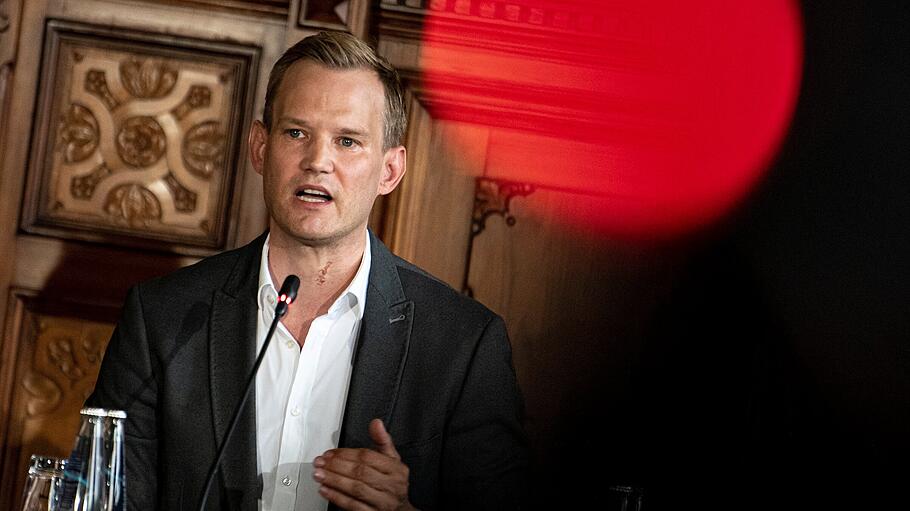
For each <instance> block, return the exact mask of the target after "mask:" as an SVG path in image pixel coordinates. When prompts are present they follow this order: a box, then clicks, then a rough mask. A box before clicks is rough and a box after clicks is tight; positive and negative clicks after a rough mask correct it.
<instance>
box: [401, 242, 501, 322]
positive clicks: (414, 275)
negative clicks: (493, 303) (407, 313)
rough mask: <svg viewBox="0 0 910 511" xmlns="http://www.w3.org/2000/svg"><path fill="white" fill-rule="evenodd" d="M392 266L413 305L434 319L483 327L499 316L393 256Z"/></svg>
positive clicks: (420, 269) (421, 270)
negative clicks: (393, 262)
mask: <svg viewBox="0 0 910 511" xmlns="http://www.w3.org/2000/svg"><path fill="white" fill-rule="evenodd" d="M395 268H396V270H397V271H398V278H399V279H400V280H401V286H402V288H403V289H404V293H405V295H406V296H407V297H408V299H409V300H411V301H413V302H414V305H415V308H417V309H418V310H422V312H424V313H431V315H432V318H433V320H434V321H437V322H449V321H451V322H457V323H460V324H461V325H468V324H473V325H477V326H486V325H487V324H488V323H490V322H491V321H494V320H499V321H501V319H500V318H499V316H498V315H497V314H496V313H494V312H493V311H491V310H490V309H489V308H487V306H485V305H484V304H482V303H480V302H478V301H477V300H475V299H474V298H472V297H469V296H467V295H465V294H464V293H461V292H459V291H457V290H455V289H454V288H452V286H450V285H449V284H447V283H445V282H443V281H442V280H440V279H439V278H437V277H436V276H434V275H432V274H430V273H429V272H427V271H426V270H424V269H423V268H420V267H418V266H416V265H414V264H412V263H410V262H408V261H406V260H404V259H402V258H400V257H397V256H395Z"/></svg>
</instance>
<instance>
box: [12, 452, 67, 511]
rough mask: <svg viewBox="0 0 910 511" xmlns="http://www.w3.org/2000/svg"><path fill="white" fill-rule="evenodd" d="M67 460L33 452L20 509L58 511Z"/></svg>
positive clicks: (26, 510)
mask: <svg viewBox="0 0 910 511" xmlns="http://www.w3.org/2000/svg"><path fill="white" fill-rule="evenodd" d="M65 465H66V460H63V459H60V458H52V457H50V456H38V455H36V454H33V455H32V457H31V460H30V461H29V464H28V479H27V480H26V482H25V491H24V492H23V493H22V505H21V506H20V507H19V509H20V511H58V510H59V509H60V508H59V505H60V488H61V482H62V478H63V468H64V466H65Z"/></svg>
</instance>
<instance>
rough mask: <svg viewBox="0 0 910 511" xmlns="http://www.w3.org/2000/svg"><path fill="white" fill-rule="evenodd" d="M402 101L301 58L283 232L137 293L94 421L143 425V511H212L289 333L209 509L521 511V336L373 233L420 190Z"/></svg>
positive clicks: (295, 73) (325, 58)
mask: <svg viewBox="0 0 910 511" xmlns="http://www.w3.org/2000/svg"><path fill="white" fill-rule="evenodd" d="M404 127H405V113H404V106H403V99H402V91H401V85H400V82H399V80H398V76H397V73H396V72H395V71H394V69H392V68H391V67H390V66H389V64H388V63H387V62H386V61H385V60H384V59H382V58H381V57H379V56H378V55H376V54H375V52H374V51H373V50H372V49H371V48H370V47H369V46H367V45H365V44H364V43H362V42H361V41H359V40H357V39H356V38H354V37H352V36H349V35H346V34H341V33H321V34H318V35H315V36H312V37H308V38H306V39H304V40H302V41H300V42H299V43H297V44H296V45H295V46H293V47H292V48H290V49H289V50H288V51H287V52H286V53H285V54H284V55H283V56H282V57H281V58H280V59H279V60H278V62H277V63H276V64H275V66H274V68H273V70H272V73H271V75H270V77H269V84H268V90H267V94H266V101H265V111H264V115H263V122H261V123H260V122H256V123H254V125H253V126H252V128H251V131H250V136H249V145H250V152H251V159H252V164H253V167H254V168H255V170H256V172H258V173H259V174H261V175H262V178H263V189H264V196H265V204H266V207H267V209H268V212H269V231H268V232H267V233H266V234H264V235H263V236H261V237H259V238H258V239H257V240H255V241H254V242H252V243H251V244H249V245H247V246H245V247H242V248H240V249H237V250H233V251H229V252H225V253H223V254H219V255H217V256H214V257H211V258H208V259H205V260H203V261H201V262H200V263H198V264H196V265H193V266H191V267H188V268H184V269H182V270H180V271H177V272H175V273H173V274H171V275H168V276H165V277H163V278H160V279H155V280H152V281H149V282H145V283H143V284H140V285H138V286H136V287H135V288H133V289H132V290H131V291H130V293H129V295H128V297H127V300H126V303H125V305H124V310H123V315H122V318H121V321H120V323H119V324H118V326H117V329H116V331H115V332H114V335H113V337H112V338H111V342H110V345H109V347H108V350H107V353H106V355H105V358H104V361H103V363H102V367H101V372H100V375H99V379H98V383H97V385H96V388H95V392H94V394H93V395H92V396H91V398H90V399H89V403H90V404H91V405H93V406H101V407H107V408H117V409H123V410H126V412H127V414H128V417H129V419H128V421H129V422H128V423H127V430H126V431H127V440H126V442H127V445H126V470H127V481H128V483H127V488H128V491H127V495H128V497H129V503H130V508H132V509H143V510H145V509H195V508H196V506H197V505H198V502H199V500H200V496H201V494H202V490H203V486H204V483H205V478H206V474H207V472H208V470H209V466H210V465H211V464H212V463H213V460H214V459H215V456H216V452H217V447H218V445H219V444H220V442H222V441H223V439H224V437H225V432H226V430H227V428H228V422H229V421H230V418H231V414H232V413H233V411H234V409H235V407H236V405H237V403H238V402H240V400H241V398H242V396H243V390H244V385H245V382H246V380H247V378H248V375H249V374H250V372H251V370H252V368H253V363H254V360H255V358H256V355H257V353H258V350H259V348H260V347H261V346H262V345H263V342H264V337H265V335H266V331H267V329H268V326H269V325H270V324H271V321H272V319H273V317H274V304H275V299H276V289H277V288H278V287H280V285H281V283H282V282H283V280H284V279H285V277H286V276H288V275H291V274H294V275H298V276H299V277H300V281H301V284H300V291H299V298H298V300H297V301H296V302H294V304H293V305H292V306H291V308H290V311H289V312H288V314H287V315H286V316H285V317H284V318H283V319H282V320H281V324H280V325H279V327H278V328H277V330H276V333H275V335H274V338H273V340H272V342H271V344H270V345H269V347H268V349H267V352H266V355H265V358H264V361H263V363H262V366H261V367H260V369H259V372H258V373H257V375H256V379H255V390H254V391H252V392H253V394H252V395H251V396H250V397H251V399H250V400H249V402H248V403H247V406H246V407H245V408H244V411H243V412H242V414H241V416H240V420H239V422H238V426H237V430H236V431H235V432H234V434H233V436H232V437H231V438H230V441H229V444H228V448H227V450H226V454H225V457H224V460H223V461H222V463H221V464H220V467H219V474H218V478H217V479H216V480H215V484H214V485H213V488H212V490H211V492H210V496H209V498H208V502H209V507H208V508H209V509H234V508H236V509H244V510H255V509H257V507H258V508H259V509H263V510H285V509H295V510H297V509H305V510H310V509H325V508H326V506H327V505H329V503H331V504H332V505H334V506H337V507H338V508H342V509H413V508H419V509H434V508H461V509H483V508H487V509H505V508H512V507H517V503H518V502H519V501H520V500H521V497H522V495H523V493H524V488H523V487H522V485H523V481H524V477H525V471H526V466H527V450H526V444H525V440H524V435H523V433H522V430H521V424H520V415H521V399H520V396H519V392H518V388H517V384H516V380H515V375H514V372H513V369H512V362H511V353H510V347H509V342H508V338H507V336H506V331H505V328H504V325H503V322H502V320H501V319H500V318H499V317H498V316H496V315H494V314H493V313H491V312H490V311H489V310H487V309H486V308H484V307H483V306H481V305H480V304H478V303H476V302H474V301H472V300H470V299H468V298H465V297H463V296H461V295H460V294H458V293H456V292H455V291H453V290H452V289H451V288H449V287H448V286H446V285H445V284H443V283H441V282H439V281H437V280H436V279H434V278H432V277H430V276H429V275H427V274H426V273H424V272H423V271H421V270H420V269H418V268H416V267H414V266H413V265H410V264H409V263H407V262H405V261H403V260H401V259H399V258H397V257H395V256H394V255H392V254H391V253H390V252H389V251H388V249H386V248H385V247H384V246H383V245H382V243H381V242H380V241H379V240H378V239H377V238H376V237H375V236H373V235H372V233H370V232H369V231H368V230H367V220H368V216H369V213H370V209H371V207H372V205H373V202H374V201H375V199H376V197H378V196H379V195H384V194H388V193H390V192H391V191H392V190H394V189H395V187H396V186H397V185H398V183H399V182H400V181H401V178H402V176H403V175H404V173H405V167H406V151H405V148H404V147H402V146H401V145H400V139H401V136H402V133H403V132H404Z"/></svg>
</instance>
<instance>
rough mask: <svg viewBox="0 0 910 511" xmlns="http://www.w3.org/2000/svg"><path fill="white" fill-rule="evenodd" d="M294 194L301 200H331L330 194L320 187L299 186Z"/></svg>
mask: <svg viewBox="0 0 910 511" xmlns="http://www.w3.org/2000/svg"><path fill="white" fill-rule="evenodd" d="M295 195H297V198H298V199H300V200H302V201H303V202H329V201H330V200H332V196H331V195H329V193H328V192H326V191H325V190H322V189H320V188H311V187H303V188H299V189H298V190H297V192H296V194H295Z"/></svg>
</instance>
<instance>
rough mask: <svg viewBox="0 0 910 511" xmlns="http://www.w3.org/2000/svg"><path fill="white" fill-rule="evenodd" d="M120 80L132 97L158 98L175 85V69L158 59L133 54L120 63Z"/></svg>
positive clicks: (164, 95)
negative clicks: (142, 57)
mask: <svg viewBox="0 0 910 511" xmlns="http://www.w3.org/2000/svg"><path fill="white" fill-rule="evenodd" d="M120 80H121V81H122V82H123V88H124V89H126V90H127V91H129V93H130V95H131V96H133V97H136V98H142V99H160V98H164V97H167V95H168V94H170V93H171V91H172V90H174V86H175V85H177V69H176V68H174V67H173V66H171V65H170V64H168V63H167V62H164V61H162V60H159V59H140V58H138V57H135V56H134V57H130V58H128V59H127V60H125V61H123V62H121V63H120Z"/></svg>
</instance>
